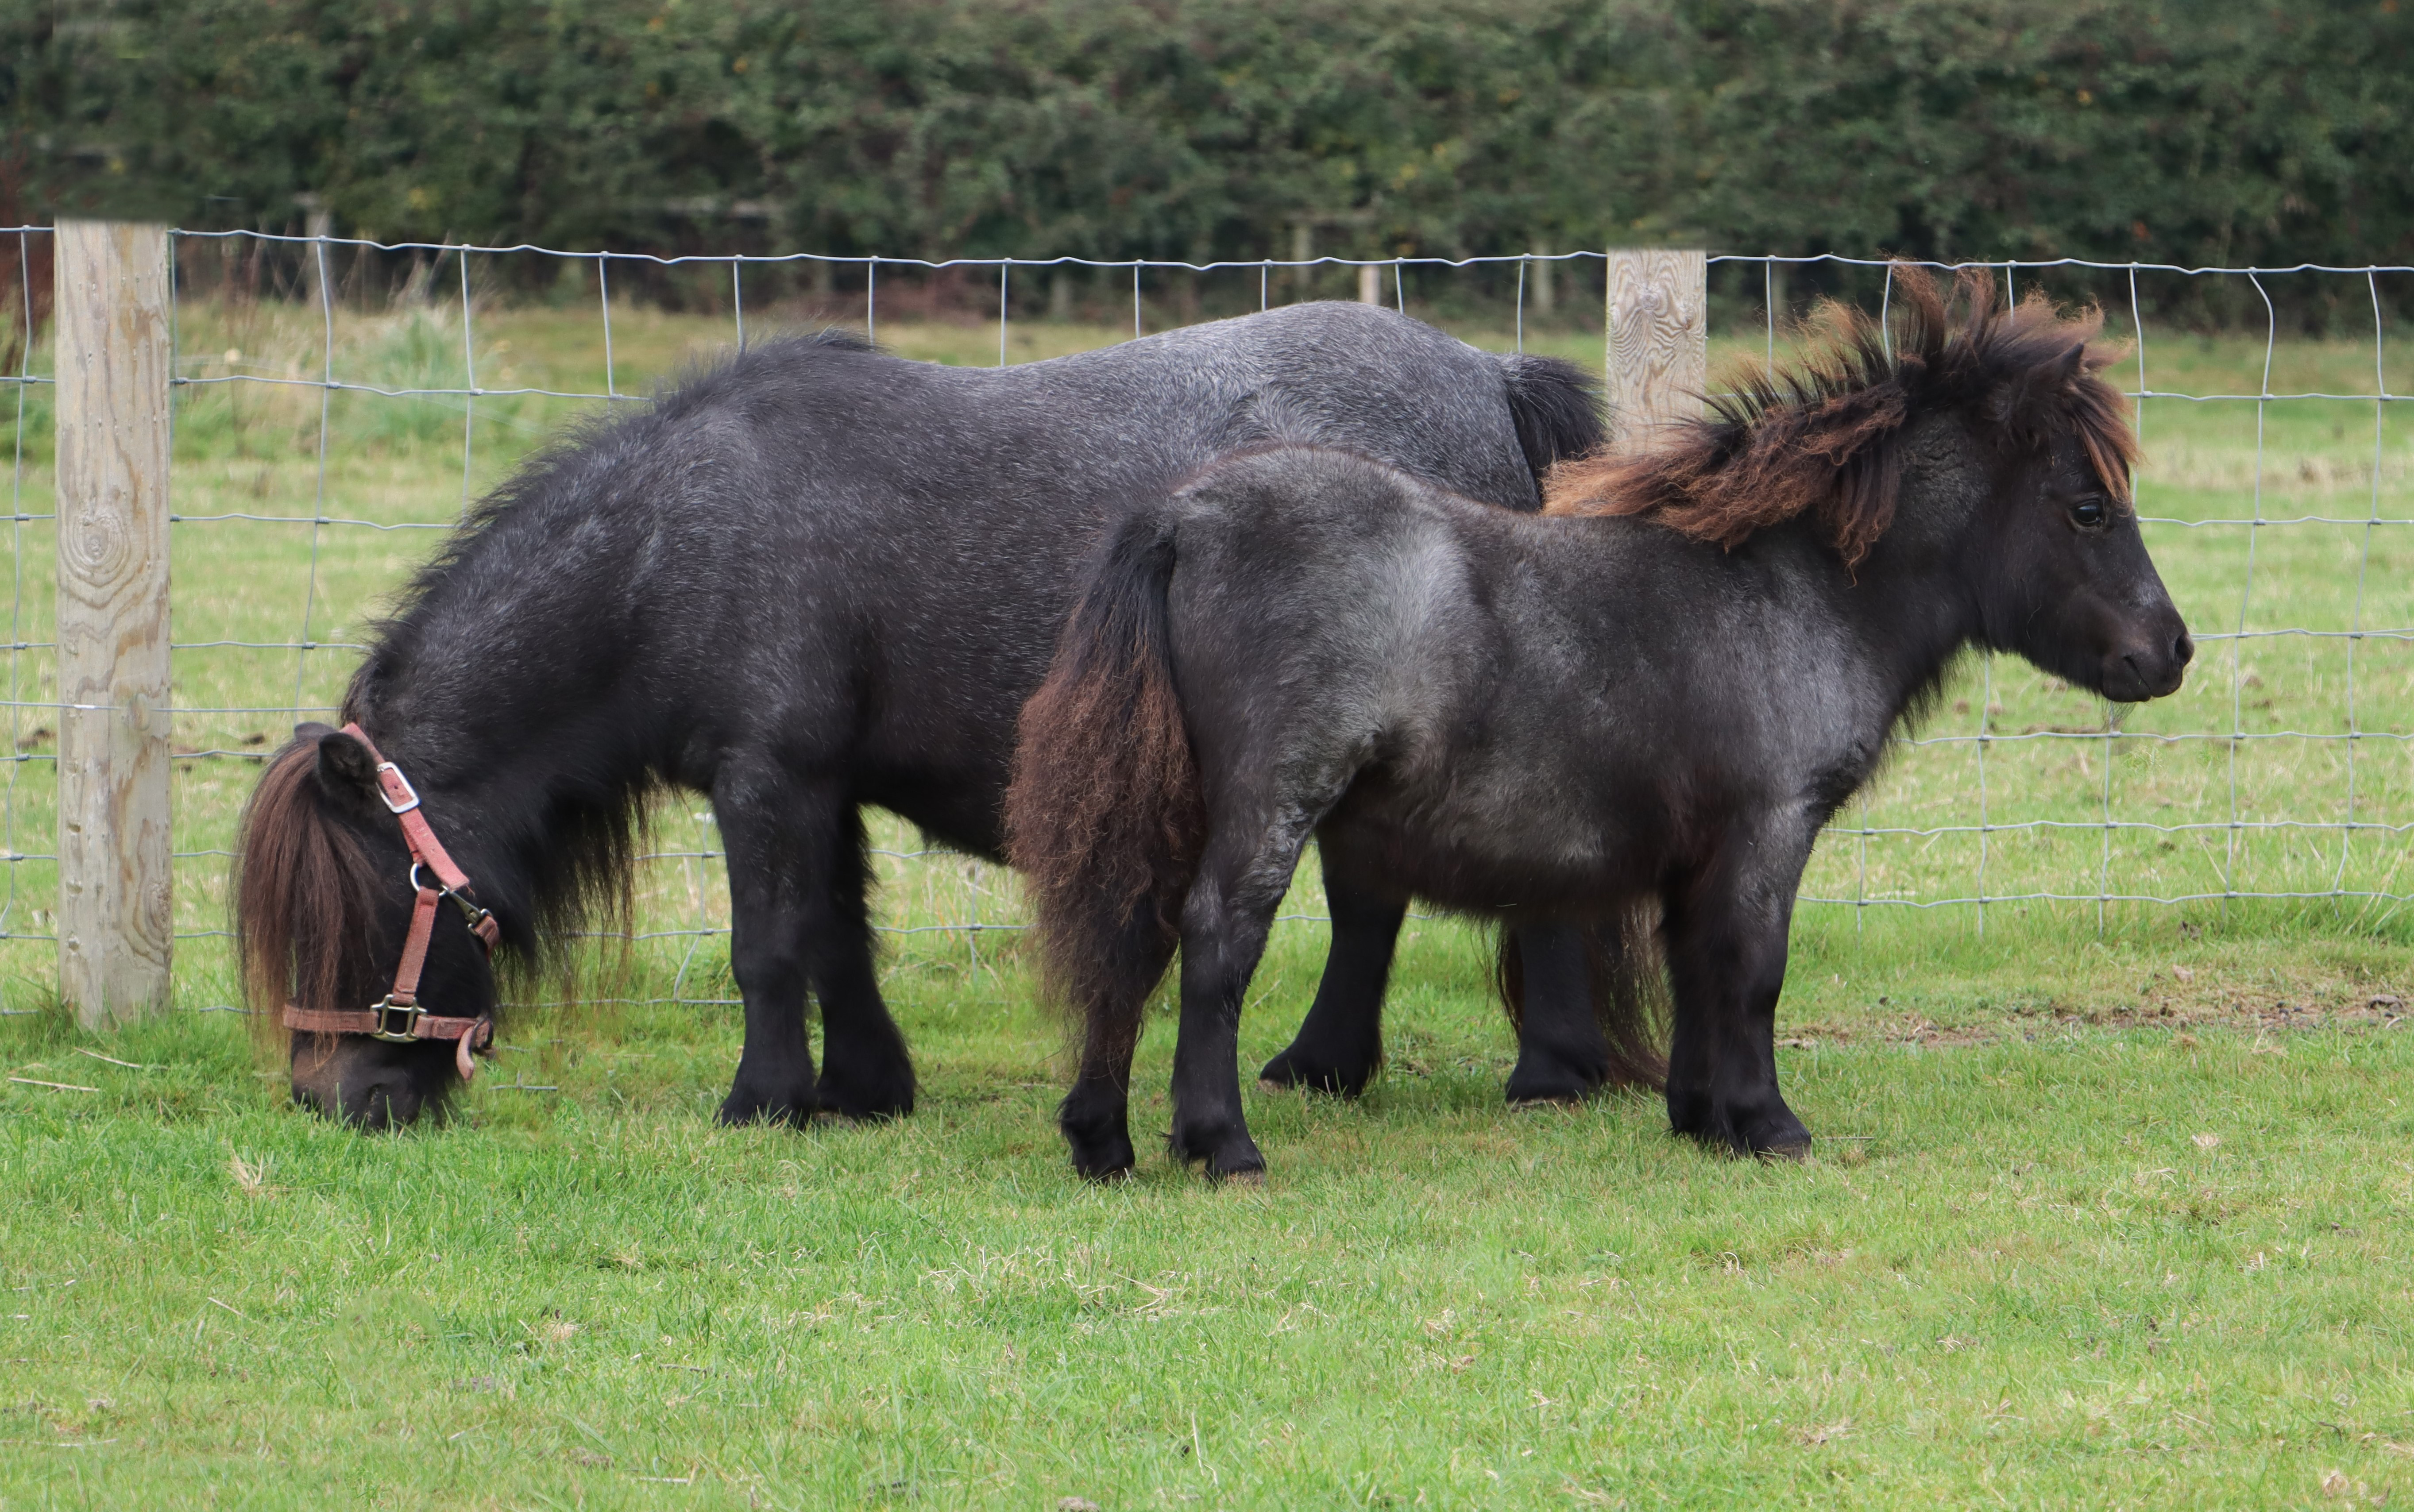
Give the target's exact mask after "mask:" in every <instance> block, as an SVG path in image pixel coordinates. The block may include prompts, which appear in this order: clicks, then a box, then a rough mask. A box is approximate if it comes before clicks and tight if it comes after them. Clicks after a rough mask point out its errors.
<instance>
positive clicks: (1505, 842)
mask: <svg viewBox="0 0 2414 1512" xmlns="http://www.w3.org/2000/svg"><path fill="white" fill-rule="evenodd" d="M1352 827H1353V829H1356V830H1357V833H1356V834H1354V835H1353V836H1352V837H1351V840H1352V848H1353V849H1356V850H1358V851H1359V852H1360V853H1362V854H1372V855H1375V856H1377V857H1378V858H1380V859H1379V865H1380V867H1381V868H1382V874H1383V879H1384V881H1385V882H1386V883H1387V884H1388V885H1390V886H1393V887H1397V888H1398V889H1399V890H1401V891H1403V892H1406V893H1408V894H1410V895H1412V896H1414V897H1422V898H1425V899H1427V900H1429V901H1431V902H1434V903H1437V904H1439V905H1440V906H1442V907H1443V908H1447V909H1454V910H1465V911H1467V912H1473V913H1498V912H1534V911H1540V912H1579V913H1581V912H1588V911H1590V910H1592V909H1594V908H1597V907H1600V906H1602V904H1603V903H1605V902H1606V901H1608V900H1610V899H1612V898H1615V897H1618V896H1620V895H1622V894H1625V893H1628V892H1632V891H1634V890H1637V889H1639V888H1641V887H1643V886H1646V885H1647V881H1648V879H1647V878H1646V877H1644V876H1643V875H1642V874H1641V869H1640V867H1637V866H1635V865H1634V864H1632V861H1630V859H1629V858H1630V857H1639V856H1640V855H1641V854H1642V853H1643V848H1642V847H1641V846H1639V845H1634V844H1621V843H1618V842H1617V841H1616V840H1610V841H1608V842H1607V843H1603V840H1602V838H1601V837H1597V836H1591V835H1571V834H1568V833H1567V832H1565V831H1564V830H1562V831H1557V832H1542V831H1537V830H1534V829H1532V828H1530V827H1528V826H1527V825H1513V826H1498V827H1492V828H1490V829H1488V830H1473V829H1469V830H1466V831H1463V832H1460V833H1456V834H1453V833H1451V832H1448V831H1444V830H1440V829H1423V830H1420V829H1417V828H1412V827H1408V826H1405V825H1390V824H1382V825H1371V826H1364V827H1363V828H1361V827H1359V826H1352Z"/></svg>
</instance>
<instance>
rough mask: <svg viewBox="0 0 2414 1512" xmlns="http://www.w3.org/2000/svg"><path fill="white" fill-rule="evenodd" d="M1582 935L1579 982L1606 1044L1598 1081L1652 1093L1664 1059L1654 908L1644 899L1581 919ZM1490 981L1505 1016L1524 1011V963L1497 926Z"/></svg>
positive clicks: (1664, 1004) (1663, 972)
mask: <svg viewBox="0 0 2414 1512" xmlns="http://www.w3.org/2000/svg"><path fill="white" fill-rule="evenodd" d="M1583 934H1584V941H1585V988H1586V990H1587V992H1588V993H1589V994H1590V995H1591V997H1592V1012H1593V1018H1594V1020H1595V1021H1596V1022H1597V1023H1599V1024H1600V1025H1601V1033H1602V1039H1603V1040H1606V1041H1607V1042H1608V1044H1609V1071H1608V1075H1607V1077H1606V1078H1605V1079H1604V1081H1603V1083H1602V1085H1603V1086H1605V1087H1641V1088H1647V1089H1650V1090H1654V1091H1656V1090H1660V1089H1661V1088H1662V1087H1664V1086H1665V1085H1666V1084H1667V1081H1668V1058H1667V1056H1666V1054H1665V1053H1664V1052H1663V1051H1662V1050H1661V1047H1660V1046H1661V1043H1662V1040H1663V1038H1664V1036H1665V1033H1666V1029H1667V1020H1668V975H1667V967H1666V962H1665V960H1664V958H1663V953H1662V952H1661V947H1660V911H1659V910H1658V908H1656V907H1654V906H1652V905H1651V904H1649V903H1637V904H1634V905H1632V906H1631V907H1628V908H1625V909H1621V910H1620V911H1619V912H1617V914H1616V915H1615V916H1614V917H1612V918H1611V919H1609V920H1608V921H1607V922H1605V923H1601V924H1593V925H1587V926H1585V928H1584V930H1583ZM1493 985H1494V986H1497V987H1498V989H1499V992H1500V1006H1501V1007H1502V1008H1503V1009H1504V1010H1506V1011H1507V1013H1508V1015H1509V1022H1510V1023H1511V1024H1512V1026H1513V1025H1518V1024H1521V1023H1522V1022H1523V1021H1524V1018H1525V1012H1526V963H1525V958H1524V956H1522V954H1521V953H1520V952H1519V950H1518V946H1517V933H1516V931H1515V930H1513V929H1503V930H1501V931H1500V938H1499V942H1498V946H1497V948H1496V951H1495V954H1494V956H1493Z"/></svg>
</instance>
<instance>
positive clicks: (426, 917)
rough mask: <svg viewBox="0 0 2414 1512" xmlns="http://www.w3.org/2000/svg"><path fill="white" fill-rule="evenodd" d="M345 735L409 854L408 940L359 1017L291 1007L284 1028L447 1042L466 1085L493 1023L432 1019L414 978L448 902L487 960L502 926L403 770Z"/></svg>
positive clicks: (364, 738) (399, 1041) (349, 729)
mask: <svg viewBox="0 0 2414 1512" xmlns="http://www.w3.org/2000/svg"><path fill="white" fill-rule="evenodd" d="M344 734H348V735H350V736H351V737H352V738H353V739H354V740H357V741H359V742H360V743H361V744H362V745H363V746H365V747H367V748H368V753H369V756H370V757H371V759H373V760H374V761H375V762H376V763H377V780H378V794H379V796H380V797H381V798H383V799H384V800H385V806H386V808H388V809H390V810H392V811H393V814H394V817H395V820H396V821H397V822H398V823H400V824H401V825H402V838H403V843H404V844H406V845H408V846H410V882H411V886H412V887H413V888H415V889H416V890H417V892H418V894H419V897H418V898H417V900H416V901H415V902H414V903H413V904H412V905H411V910H410V934H409V935H407V936H406V937H404V940H403V942H402V961H401V964H399V965H398V966H396V967H395V972H394V990H393V991H391V992H389V993H387V994H386V995H385V996H384V997H383V998H382V999H380V1000H379V1001H376V1002H373V1003H371V1004H369V1006H368V1007H366V1008H365V1009H362V1010H360V1011H358V1012H345V1011H342V1010H336V1009H327V1008H304V1007H300V1006H298V1005H296V1004H294V1003H290V1002H289V1003H287V1004H286V1005H285V1027H286V1028H288V1029H298V1030H306V1031H307V1032H309V1033H313V1034H365V1035H367V1036H369V1037H370V1038H371V1039H376V1040H385V1041H387V1042H389V1043H391V1044H396V1045H408V1044H410V1042H411V1041H413V1040H451V1041H453V1042H454V1049H453V1064H454V1069H456V1070H458V1071H459V1072H460V1073H461V1079H462V1080H463V1081H465V1082H466V1081H469V1080H470V1079H471V1078H472V1077H474V1076H476V1075H477V1074H478V1066H477V1062H476V1061H474V1060H471V1059H470V1056H471V1054H472V1053H473V1052H475V1051H479V1050H483V1049H484V1048H485V1047H486V1046H487V1045H491V1044H493V1043H494V1038H495V1021H494V1020H493V1019H492V1018H448V1017H444V1016H441V1015H437V1014H431V1013H429V1012H428V1011H427V1010H426V1009H425V1008H423V1007H421V1006H420V1004H419V973H420V971H422V970H423V969H425V967H426V965H427V944H428V941H430V940H432V939H434V938H435V934H436V905H437V903H438V901H439V900H440V899H443V898H447V897H449V898H451V899H452V900H453V901H454V904H455V905H457V906H458V907H459V908H460V910H461V915H462V917H463V919H465V920H466V921H467V922H468V924H469V933H470V934H471V935H472V936H473V937H474V938H475V939H476V940H477V941H478V943H479V945H480V946H481V947H483V948H484V950H485V952H486V954H488V955H490V956H491V955H493V954H494V950H495V945H496V944H497V942H498V941H500V939H501V938H502V926H499V925H498V924H497V923H496V922H495V916H494V914H492V913H490V912H487V911H486V910H484V909H483V908H480V907H479V906H478V905H477V903H476V902H475V901H474V900H472V898H471V897H470V896H469V894H470V887H469V877H468V876H467V875H465V874H464V873H463V872H462V870H461V868H460V867H457V866H454V864H453V857H452V856H451V855H450V854H448V853H447V852H445V849H444V844H443V842H442V841H441V840H439V839H438V838H436V831H435V829H434V828H432V827H431V826H430V825H429V824H428V823H427V816H426V815H425V813H423V812H421V811H420V808H419V793H418V792H417V790H415V789H413V788H412V787H411V785H410V778H406V777H404V776H403V775H402V769H401V768H400V767H398V766H396V765H395V764H394V763H392V762H390V761H387V760H386V759H385V757H384V756H383V755H381V754H380V752H379V750H378V749H377V745H376V743H375V742H373V741H371V740H370V739H369V737H368V735H367V734H365V732H364V731H363V730H362V729H361V727H360V726H359V725H357V724H348V725H346V726H344ZM422 867H425V868H426V869H427V870H428V871H430V872H433V873H434V874H435V876H436V885H435V886H433V887H430V886H429V885H427V883H426V882H423V881H422V880H421V879H420V869H421V868H422Z"/></svg>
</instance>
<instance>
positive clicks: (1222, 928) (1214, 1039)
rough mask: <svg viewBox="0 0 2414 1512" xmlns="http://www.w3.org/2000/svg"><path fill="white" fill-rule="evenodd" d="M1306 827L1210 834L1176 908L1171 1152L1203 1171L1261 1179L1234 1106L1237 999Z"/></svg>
mask: <svg viewBox="0 0 2414 1512" xmlns="http://www.w3.org/2000/svg"><path fill="white" fill-rule="evenodd" d="M1306 838H1307V828H1306V826H1305V825H1300V826H1296V827H1294V826H1291V825H1287V824H1286V825H1269V826H1266V827H1264V828H1261V829H1259V830H1257V831H1256V832H1255V833H1254V834H1252V835H1251V836H1250V837H1249V838H1248V839H1247V841H1245V842H1243V843H1238V844H1236V843H1231V842H1229V841H1227V840H1225V839H1224V838H1220V837H1219V838H1217V839H1216V840H1214V841H1213V842H1211V843H1210V844H1209V846H1208V850H1207V855H1206V858H1205V860H1204V862H1203V864H1202V865H1201V866H1200V870H1199V875H1198V878H1197V880H1196V881H1194V882H1192V883H1191V885H1190V896H1189V897H1188V898H1187V899H1186V900H1185V903H1184V906H1183V913H1182V1029H1181V1034H1180V1037H1179V1038H1178V1039H1177V1040H1176V1041H1175V1042H1174V1049H1173V1131H1172V1134H1171V1135H1170V1139H1169V1143H1170V1146H1171V1148H1172V1150H1173V1154H1174V1156H1175V1158H1177V1159H1179V1160H1185V1161H1204V1162H1206V1164H1207V1174H1208V1175H1209V1176H1211V1177H1215V1178H1223V1177H1235V1176H1237V1177H1262V1174H1263V1172H1264V1171H1265V1168H1266V1162H1265V1157H1264V1156H1262V1155H1260V1154H1259V1153H1258V1146H1257V1141H1255V1140H1253V1139H1251V1138H1250V1137H1249V1124H1248V1118H1247V1115H1246V1114H1245V1113H1244V1110H1243V1108H1242V1106H1241V1077H1240V1067H1239V1065H1238V1063H1237V1062H1238V1057H1239V1055H1240V1032H1241V1004H1242V1001H1243V997H1244V994H1245V993H1246V992H1247V991H1248V986H1249V978H1250V977H1252V976H1254V975H1255V974H1256V973H1257V970H1258V961H1259V958H1260V957H1261V956H1264V954H1265V949H1266V936H1267V934H1268V932H1269V931H1271V930H1272V929H1273V927H1274V910H1275V909H1276V908H1278V907H1280V906H1281V904H1282V899H1283V894H1284V893H1286V892H1288V891H1289V888H1290V876H1291V871H1292V869H1293V868H1294V867H1296V866H1297V865H1298V864H1299V852H1300V848H1301V847H1302V846H1303V845H1304V844H1305V843H1306Z"/></svg>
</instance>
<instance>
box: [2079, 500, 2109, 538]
mask: <svg viewBox="0 0 2414 1512" xmlns="http://www.w3.org/2000/svg"><path fill="white" fill-rule="evenodd" d="M2109 517H2110V514H2109V511H2107V510H2106V509H2105V508H2104V501H2103V500H2102V499H2100V498H2082V499H2080V500H2079V502H2078V503H2076V504H2073V505H2072V506H2071V507H2070V523H2071V524H2073V525H2075V526H2079V528H2080V529H2081V530H2101V529H2103V528H2104V522H2105V521H2106V520H2107V519H2109Z"/></svg>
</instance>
